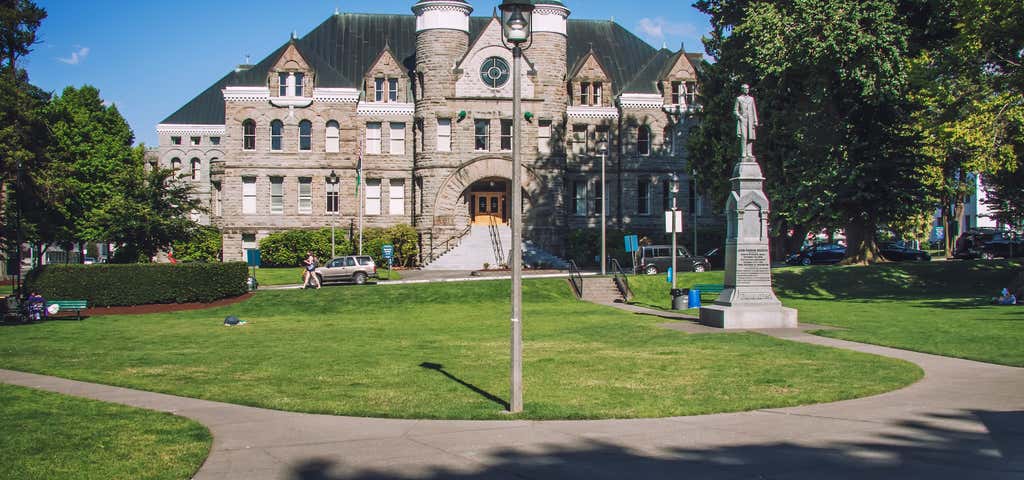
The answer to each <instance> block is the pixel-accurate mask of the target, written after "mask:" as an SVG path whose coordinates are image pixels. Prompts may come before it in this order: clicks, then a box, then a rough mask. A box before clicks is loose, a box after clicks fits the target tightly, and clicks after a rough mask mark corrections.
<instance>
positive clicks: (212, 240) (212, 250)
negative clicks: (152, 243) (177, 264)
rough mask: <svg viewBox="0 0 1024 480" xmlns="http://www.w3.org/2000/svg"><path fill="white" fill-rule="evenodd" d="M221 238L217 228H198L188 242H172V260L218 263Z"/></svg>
mask: <svg viewBox="0 0 1024 480" xmlns="http://www.w3.org/2000/svg"><path fill="white" fill-rule="evenodd" d="M222 249H223V237H222V236H221V233H220V230H218V229H217V227H207V226H204V227H199V228H197V229H196V230H195V232H194V234H193V235H192V237H191V238H189V239H188V240H179V241H176V242H174V244H173V250H174V258H176V259H178V260H179V261H182V262H219V261H220V260H221V253H222Z"/></svg>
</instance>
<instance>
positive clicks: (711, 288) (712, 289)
mask: <svg viewBox="0 0 1024 480" xmlns="http://www.w3.org/2000/svg"><path fill="white" fill-rule="evenodd" d="M691 290H700V294H701V296H704V294H705V293H715V294H718V293H722V290H725V285H715V284H713V283H700V284H697V285H694V286H693V287H691Z"/></svg>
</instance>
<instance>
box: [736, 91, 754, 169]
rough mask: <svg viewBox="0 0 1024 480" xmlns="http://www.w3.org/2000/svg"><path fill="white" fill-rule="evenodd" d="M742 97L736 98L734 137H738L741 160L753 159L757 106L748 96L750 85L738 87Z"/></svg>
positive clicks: (752, 98)
mask: <svg viewBox="0 0 1024 480" xmlns="http://www.w3.org/2000/svg"><path fill="white" fill-rule="evenodd" d="M740 90H741V91H742V92H743V94H742V95H740V96H739V97H736V106H735V114H736V136H737V137H740V152H741V153H740V157H741V158H742V159H743V160H748V159H753V158H754V140H756V139H757V126H758V123H757V106H755V105H754V97H751V96H750V85H747V84H745V83H744V84H743V86H742V87H740Z"/></svg>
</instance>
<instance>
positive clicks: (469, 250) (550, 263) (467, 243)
mask: <svg viewBox="0 0 1024 480" xmlns="http://www.w3.org/2000/svg"><path fill="white" fill-rule="evenodd" d="M497 232H498V237H499V238H500V244H501V245H500V246H501V252H500V253H499V252H495V245H494V239H493V238H491V231H490V228H489V227H487V226H483V225H475V226H473V228H472V229H470V233H469V234H468V235H466V236H465V237H464V238H463V239H462V242H460V243H459V246H458V247H455V248H453V249H452V250H451V251H450V252H448V253H446V254H444V255H442V256H440V257H438V259H437V260H434V261H433V262H431V263H430V264H429V265H427V266H425V267H423V269H424V270H481V269H483V268H484V263H488V264H489V266H490V267H491V268H498V267H499V266H500V265H501V264H504V263H507V262H508V258H507V257H508V255H509V251H510V250H511V249H512V229H511V228H509V226H508V225H499V226H498V227H497ZM523 264H524V265H527V266H529V267H532V268H536V267H538V266H543V267H545V268H554V269H559V270H565V269H567V268H569V263H568V262H566V261H565V260H563V259H561V258H559V257H557V256H555V255H552V254H550V253H548V252H547V251H545V250H544V249H542V248H540V247H538V246H537V245H535V244H534V243H533V242H530V241H524V242H523Z"/></svg>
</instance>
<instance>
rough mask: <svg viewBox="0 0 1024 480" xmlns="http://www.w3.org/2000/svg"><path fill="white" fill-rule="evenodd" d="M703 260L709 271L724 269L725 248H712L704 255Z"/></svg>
mask: <svg viewBox="0 0 1024 480" xmlns="http://www.w3.org/2000/svg"><path fill="white" fill-rule="evenodd" d="M704 258H706V259H707V261H708V265H709V266H710V268H709V270H724V269H725V248H723V247H717V248H712V249H711V250H708V251H707V252H706V253H705V254H704Z"/></svg>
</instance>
